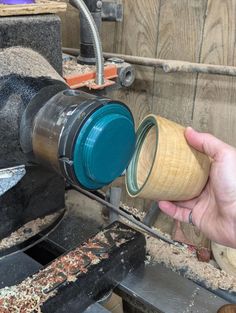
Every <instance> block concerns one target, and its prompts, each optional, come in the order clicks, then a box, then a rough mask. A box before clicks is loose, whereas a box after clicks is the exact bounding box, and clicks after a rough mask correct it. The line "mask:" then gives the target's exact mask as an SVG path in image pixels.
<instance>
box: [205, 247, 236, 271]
mask: <svg viewBox="0 0 236 313" xmlns="http://www.w3.org/2000/svg"><path fill="white" fill-rule="evenodd" d="M211 249H212V253H213V255H214V258H215V260H216V263H217V264H218V265H219V267H220V268H221V269H222V270H224V271H225V272H226V273H228V274H230V275H233V276H236V249H233V248H229V247H225V246H222V245H219V244H218V243H215V242H213V241H212V242H211Z"/></svg>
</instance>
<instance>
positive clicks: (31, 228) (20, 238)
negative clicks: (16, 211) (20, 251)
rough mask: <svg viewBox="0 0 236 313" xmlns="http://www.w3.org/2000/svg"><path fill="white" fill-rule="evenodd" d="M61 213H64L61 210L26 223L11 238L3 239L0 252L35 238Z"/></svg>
mask: <svg viewBox="0 0 236 313" xmlns="http://www.w3.org/2000/svg"><path fill="white" fill-rule="evenodd" d="M61 213H62V211H61V210H60V211H58V212H56V213H53V214H50V215H47V216H45V217H44V218H37V219H36V220H33V221H30V222H28V223H26V224H25V225H23V226H22V227H20V228H19V229H18V230H17V231H15V232H13V233H12V234H11V235H10V236H8V237H6V238H3V239H2V240H1V241H0V251H1V250H4V249H8V248H11V247H13V246H15V245H18V244H20V243H22V242H24V241H25V240H27V239H29V238H31V237H33V236H35V235H36V234H38V233H39V232H40V231H42V230H43V229H45V228H46V227H48V226H49V225H50V224H52V223H53V222H54V221H55V220H56V219H57V218H58V217H59V215H60V214H61Z"/></svg>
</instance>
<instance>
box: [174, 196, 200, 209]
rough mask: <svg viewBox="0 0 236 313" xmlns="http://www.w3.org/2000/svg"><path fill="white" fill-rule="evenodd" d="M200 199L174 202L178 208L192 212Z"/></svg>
mask: <svg viewBox="0 0 236 313" xmlns="http://www.w3.org/2000/svg"><path fill="white" fill-rule="evenodd" d="M198 200H199V197H197V198H194V199H191V200H187V201H173V202H172V203H174V204H175V205H176V206H179V207H181V208H186V209H190V210H192V209H193V208H194V207H195V205H196V204H197V202H198Z"/></svg>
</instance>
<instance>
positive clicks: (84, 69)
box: [63, 59, 96, 76]
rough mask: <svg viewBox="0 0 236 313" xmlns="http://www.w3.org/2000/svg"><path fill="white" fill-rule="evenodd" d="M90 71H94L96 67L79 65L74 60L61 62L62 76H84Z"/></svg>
mask: <svg viewBox="0 0 236 313" xmlns="http://www.w3.org/2000/svg"><path fill="white" fill-rule="evenodd" d="M91 71H92V72H94V71H96V67H95V66H94V65H81V64H78V63H77V61H76V59H71V60H69V61H64V62H63V76H68V75H72V74H84V73H88V72H91Z"/></svg>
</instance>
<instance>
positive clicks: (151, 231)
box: [72, 185, 175, 245]
mask: <svg viewBox="0 0 236 313" xmlns="http://www.w3.org/2000/svg"><path fill="white" fill-rule="evenodd" d="M72 188H74V189H75V190H77V191H79V192H81V193H82V194H84V195H86V196H88V197H89V198H90V199H93V200H96V201H97V202H100V203H101V204H103V205H105V206H106V207H108V208H110V209H111V210H113V211H114V212H116V213H118V214H119V215H120V216H122V217H124V218H125V219H127V220H128V221H129V222H131V223H133V224H135V225H136V226H138V227H139V228H141V229H142V230H143V231H145V232H146V233H147V234H148V235H151V236H152V237H155V238H158V239H161V240H163V241H165V242H167V243H169V244H173V245H174V244H175V242H174V241H173V240H171V239H168V238H166V237H165V236H163V235H161V234H159V233H158V232H157V231H155V230H154V229H152V228H150V227H148V226H146V225H144V224H143V223H142V222H139V221H138V220H136V219H135V218H134V217H133V216H132V215H129V214H127V213H125V212H123V211H122V210H121V209H119V208H117V207H115V206H114V205H112V204H111V203H109V202H107V201H105V200H103V199H101V198H99V197H98V196H96V195H94V194H93V193H91V192H89V191H87V190H84V189H82V188H80V187H79V186H75V185H72Z"/></svg>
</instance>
